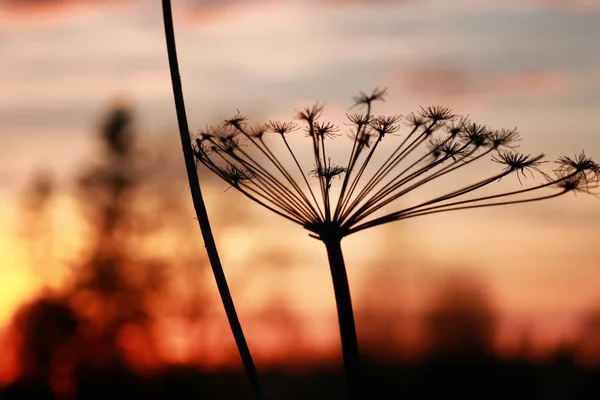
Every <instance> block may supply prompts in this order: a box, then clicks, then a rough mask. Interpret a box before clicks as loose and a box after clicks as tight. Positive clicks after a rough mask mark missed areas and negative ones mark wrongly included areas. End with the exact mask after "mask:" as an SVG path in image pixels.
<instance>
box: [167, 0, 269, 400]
mask: <svg viewBox="0 0 600 400" xmlns="http://www.w3.org/2000/svg"><path fill="white" fill-rule="evenodd" d="M162 7H163V21H164V27H165V38H166V42H167V52H168V57H169V69H170V72H171V84H172V86H173V96H174V99H175V108H176V111H177V123H178V125H179V134H180V138H181V145H182V147H183V157H184V160H185V166H186V171H187V176H188V181H189V185H190V191H191V195H192V201H193V204H194V209H195V211H196V217H197V219H198V224H199V225H200V231H201V232H202V237H203V239H204V245H205V247H206V251H207V253H208V259H209V261H210V265H211V267H212V270H213V274H214V276H215V281H216V283H217V287H218V290H219V295H220V297H221V300H222V302H223V306H224V308H225V313H226V314H227V319H228V321H229V326H230V327H231V331H232V333H233V336H234V339H235V343H236V345H237V348H238V351H239V353H240V357H241V358H242V362H243V364H244V369H245V371H246V375H247V376H248V378H249V379H250V383H251V385H252V390H253V392H254V395H255V397H256V399H258V400H263V399H264V398H265V396H264V394H263V390H262V386H261V382H260V379H259V377H258V373H257V371H256V367H255V366H254V361H253V360H252V355H251V354H250V349H249V348H248V344H247V342H246V338H245V336H244V332H243V330H242V326H241V324H240V321H239V318H238V316H237V312H236V309H235V305H234V303H233V298H232V296H231V292H230V291H229V285H228V284H227V279H226V277H225V272H224V271H223V266H222V265H221V260H220V258H219V253H218V251H217V246H216V243H215V239H214V236H213V233H212V229H211V226H210V221H209V219H208V213H207V212H206V206H205V204H204V199H203V197H202V191H201V190H200V181H199V179H198V171H197V169H196V162H195V160H194V152H193V148H192V142H191V138H190V131H189V128H188V122H187V116H186V112H185V103H184V100H183V91H182V88H181V80H180V75H179V65H178V61H177V49H176V46H175V32H174V29H173V16H172V11H171V2H170V0H162ZM230 175H231V176H235V174H234V171H230ZM242 178H243V176H238V178H236V179H242Z"/></svg>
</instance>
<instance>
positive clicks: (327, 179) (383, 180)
mask: <svg viewBox="0 0 600 400" xmlns="http://www.w3.org/2000/svg"><path fill="white" fill-rule="evenodd" d="M385 95H386V91H385V90H380V89H375V90H374V91H373V92H372V93H371V94H370V95H367V94H365V93H360V94H359V95H358V96H355V97H354V101H355V104H354V106H356V107H357V108H359V109H360V110H361V112H358V113H354V114H348V115H347V118H348V120H349V126H350V129H351V133H350V137H351V139H352V144H351V150H350V152H349V156H348V158H347V161H346V163H345V164H338V163H335V162H334V161H332V160H331V157H330V152H328V144H329V142H331V141H332V140H340V137H341V138H342V139H344V137H343V135H341V134H340V133H339V130H340V129H339V128H338V127H337V126H335V125H333V124H332V123H329V122H323V121H321V120H320V118H321V116H322V114H323V106H322V105H320V104H315V105H313V106H312V107H308V108H305V109H303V110H301V111H299V112H297V114H296V122H280V121H268V122H267V123H266V124H263V125H259V126H254V127H250V126H248V123H247V120H246V118H244V117H243V116H242V115H241V114H239V113H238V114H236V115H235V116H234V117H232V118H231V119H228V120H226V121H225V122H224V123H223V124H222V125H221V126H219V127H213V128H208V129H206V130H203V131H201V132H199V134H198V136H197V137H196V140H195V143H196V145H195V149H194V152H195V155H196V159H197V161H198V162H199V163H201V164H203V165H204V166H206V167H207V168H208V169H210V170H211V171H213V172H214V173H215V174H217V175H219V176H220V177H221V178H223V179H224V180H225V181H227V182H228V183H229V184H230V185H231V186H232V187H234V188H235V189H237V190H239V191H240V192H241V193H243V194H244V195H245V196H246V197H248V198H250V199H252V200H254V201H255V202H257V203H258V204H260V205H262V206H263V207H265V208H267V209H269V210H271V211H273V212H275V213H277V214H279V215H280V216H282V217H284V218H286V219H288V220H290V221H292V222H295V223H297V224H299V225H301V226H303V227H304V228H305V229H307V230H309V231H310V232H311V233H312V234H311V236H313V237H316V238H319V239H325V238H326V237H329V236H330V235H335V236H336V237H338V238H342V237H344V236H347V235H349V234H351V233H355V232H358V231H361V230H363V229H366V228H370V227H374V226H378V225H382V224H385V223H388V222H392V221H398V220H403V219H407V218H412V217H416V216H420V215H427V214H432V213H439V212H444V211H451V210H462V209H468V208H478V207H490V206H495V205H507V204H517V203H525V202H532V201H536V200H542V199H548V198H553V197H558V196H561V195H563V194H565V193H567V192H587V193H590V191H591V190H592V189H593V188H595V187H597V186H598V181H599V176H600V167H599V166H598V164H596V163H595V162H594V161H593V160H592V159H591V158H589V157H587V156H586V155H585V153H581V154H580V155H576V156H575V157H573V158H570V157H561V158H559V159H558V160H557V161H556V162H555V165H556V168H555V169H554V170H553V171H552V170H551V171H550V172H544V170H543V167H544V166H546V165H548V164H550V163H549V162H548V161H546V160H545V159H544V155H543V154H536V155H529V154H521V153H518V152H517V151H516V150H515V149H516V147H517V146H516V142H518V141H519V140H520V138H519V134H518V132H517V130H516V129H512V130H506V129H501V130H494V129H491V128H489V127H487V126H485V125H480V124H477V123H474V122H472V121H471V120H470V119H469V118H468V117H463V116H458V115H456V114H454V113H453V112H452V111H451V110H449V109H448V108H445V107H427V108H421V109H420V110H419V111H418V112H416V113H410V114H408V115H406V116H404V117H403V116H400V115H391V116H380V115H374V114H373V104H374V102H376V101H381V100H383V99H384V98H385ZM301 128H302V129H303V130H304V133H305V137H306V138H305V140H306V141H307V144H308V145H309V147H310V153H312V157H310V162H307V160H301V158H302V157H300V156H299V154H300V152H297V151H295V150H294V149H293V146H292V145H293V143H292V142H296V140H294V141H292V140H291V138H290V137H291V136H292V135H302V134H301V133H299V132H297V131H299V130H300V129H301ZM277 141H278V142H279V143H276V142H277ZM389 142H392V143H389ZM388 143H389V145H388ZM349 147H350V146H349ZM384 149H387V152H385V150H384ZM379 153H384V155H383V156H382V157H379ZM376 160H377V161H376ZM486 160H487V161H488V162H489V161H492V163H491V165H494V164H499V167H500V168H499V170H498V172H496V173H492V174H491V175H489V176H487V177H486V178H484V179H478V180H475V181H473V182H468V183H466V184H464V183H463V184H460V183H459V181H460V179H457V178H459V175H457V171H459V170H462V169H464V168H469V167H471V168H478V167H477V166H478V165H479V166H481V163H482V162H485V161H486ZM484 170H485V168H484ZM509 175H515V176H516V178H517V180H518V182H519V183H521V184H522V183H523V181H524V180H525V179H528V181H529V182H531V180H529V178H535V176H536V175H540V176H541V177H542V178H544V179H543V180H542V181H541V182H540V183H537V184H534V185H533V186H529V187H526V188H524V187H521V188H520V189H518V190H512V191H507V190H504V191H502V190H497V191H496V192H495V193H491V194H490V191H489V189H491V188H493V187H494V185H497V183H498V181H500V180H502V179H503V178H505V177H507V176H509ZM450 183H451V184H452V185H453V186H454V188H452V189H449V190H447V192H446V193H444V194H442V195H439V196H433V197H432V198H431V199H429V200H427V201H421V202H417V204H414V205H405V204H406V203H407V201H406V200H405V199H406V196H407V195H408V194H409V193H411V192H412V191H414V190H417V189H419V188H422V187H429V186H432V185H436V184H439V185H440V187H444V188H445V187H447V186H449V184H450ZM496 187H500V188H502V185H497V186H496ZM479 193H481V195H479V196H478V195H477V194H479ZM484 193H485V195H484ZM401 198H404V199H403V201H402V204H403V205H402V206H401V207H398V206H397V205H396V204H397V203H396V200H398V199H401ZM398 203H399V202H398ZM395 205H396V208H394V206H395Z"/></svg>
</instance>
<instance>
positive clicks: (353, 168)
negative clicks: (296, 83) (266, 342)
mask: <svg viewBox="0 0 600 400" xmlns="http://www.w3.org/2000/svg"><path fill="white" fill-rule="evenodd" d="M385 95H386V91H385V90H380V89H376V90H374V91H373V92H372V93H371V94H365V93H360V94H359V95H358V96H356V97H354V102H355V104H354V105H355V106H357V107H360V109H362V111H363V112H359V113H354V114H348V115H347V117H348V120H349V125H350V129H351V137H352V141H351V142H352V147H351V150H350V154H349V156H348V159H347V162H346V164H344V165H341V164H337V163H335V162H334V161H332V159H331V153H332V152H331V151H330V149H329V148H328V146H327V144H328V143H329V142H331V141H332V140H336V138H339V137H341V136H342V135H341V133H340V129H339V128H338V127H337V126H335V125H333V124H331V123H329V122H322V121H321V120H320V117H321V115H322V113H323V106H322V105H320V104H315V105H314V106H312V107H308V108H305V109H303V110H301V111H299V112H298V113H297V115H296V120H297V121H298V123H296V122H279V121H269V122H267V123H266V124H263V125H258V126H253V127H252V126H249V125H248V123H247V120H246V118H245V117H244V116H242V115H241V114H240V113H239V112H238V113H237V114H236V115H235V116H234V117H232V118H231V119H228V120H226V121H225V122H224V123H223V124H222V125H221V126H218V127H210V128H207V129H204V130H202V131H200V132H199V133H198V135H197V137H196V138H195V146H194V153H195V156H196V159H197V160H198V162H199V163H201V164H203V165H204V166H205V167H206V168H208V169H209V170H211V171H212V172H214V173H215V174H217V175H218V176H220V177H221V178H222V179H224V180H225V181H227V182H228V183H229V184H230V185H231V186H232V187H234V188H235V189H237V190H238V191H240V192H241V193H242V194H244V195H245V196H246V197H248V198H250V199H251V200H253V201H255V202H256V203H258V204H260V205H261V206H263V207H265V208H267V209H269V210H271V211H273V212H274V213H276V214H278V215H280V216H282V217H283V218H286V219H287V220H289V221H292V222H294V223H296V224H298V225H300V226H302V227H303V228H305V229H307V230H308V231H309V232H310V235H311V236H312V237H314V238H316V239H319V240H321V241H322V242H323V243H324V244H325V246H326V249H327V253H328V257H329V263H330V268H331V273H332V278H333V284H334V290H335V296H336V305H337V310H338V320H339V325H340V332H341V340H342V350H343V356H344V365H345V371H346V379H347V390H348V393H347V394H348V396H349V398H358V397H360V377H359V364H360V363H359V356H358V346H357V340H356V333H355V326H354V318H353V312H352V303H351V299H350V290H349V287H348V281H347V276H346V269H345V265H344V258H343V254H342V250H341V245H340V242H341V239H342V238H344V237H345V236H348V235H350V234H353V233H356V232H359V231H362V230H364V229H367V228H371V227H375V226H378V225H382V224H385V223H389V222H393V221H399V220H404V219H408V218H413V217H417V216H422V215H427V214H433V213H440V212H445V211H454V210H464V209H469V208H478V207H490V206H497V205H507V204H518V203H525V202H532V201H538V200H543V199H550V198H554V197H558V196H561V195H563V194H566V193H568V192H577V191H579V192H590V189H592V188H594V187H596V186H597V184H598V180H599V175H600V167H599V166H598V164H596V163H595V162H594V161H592V160H591V159H590V158H589V157H587V156H586V155H585V154H584V153H581V154H580V155H577V156H575V157H574V158H570V157H561V158H560V159H559V160H558V161H557V162H556V163H557V165H558V167H557V168H556V169H555V170H554V171H553V173H552V174H550V173H547V172H544V170H543V166H545V164H547V161H545V160H544V155H543V154H539V155H528V154H520V153H518V152H516V151H515V148H516V147H517V146H516V143H517V142H518V141H519V140H520V138H519V134H518V132H517V131H516V130H506V129H502V130H493V129H490V128H488V127H487V126H484V125H480V124H477V123H474V122H472V121H470V120H469V118H467V117H461V116H458V115H455V114H454V113H453V112H452V111H451V110H449V109H447V108H444V107H427V108H421V109H420V110H419V111H418V112H417V113H411V114H408V115H405V116H404V117H402V116H400V115H392V116H377V115H374V114H373V103H374V102H375V101H380V100H383V99H384V97H385ZM301 128H303V130H304V134H305V136H306V143H307V145H308V146H309V147H310V149H309V150H308V152H309V153H311V157H310V158H311V159H310V163H306V162H303V161H304V160H302V158H303V157H301V156H300V154H301V153H302V154H303V155H304V153H305V152H299V151H295V150H294V146H293V145H294V143H296V142H297V139H296V138H295V137H293V136H294V135H301V133H299V132H297V131H299V130H300V129H301ZM403 128H404V129H403ZM389 142H393V143H392V146H391V147H390V146H389V145H388V143H389ZM380 149H381V150H380ZM378 150H380V151H379V152H385V155H384V156H383V158H380V157H376V155H377V156H379V152H378ZM485 160H488V161H490V160H491V161H492V165H493V163H497V164H499V165H500V171H499V172H496V173H492V174H491V175H489V176H487V177H485V178H484V179H479V180H476V181H474V182H471V183H468V184H466V185H464V186H463V185H460V184H459V182H460V177H458V178H457V175H456V173H457V171H459V170H463V169H465V168H468V167H473V166H475V165H478V164H480V163H481V162H483V161H485ZM484 170H485V169H484ZM509 175H516V178H517V181H518V182H519V183H521V184H522V183H523V182H524V181H525V180H526V179H527V180H528V182H531V179H530V178H532V177H535V175H541V176H542V177H543V178H544V181H543V183H538V184H535V185H533V186H529V187H526V188H520V189H518V190H510V191H509V190H504V191H501V190H499V191H498V190H497V191H496V192H494V193H491V194H490V192H489V189H490V187H493V186H494V184H497V183H498V181H501V180H502V179H503V178H505V177H507V176H509ZM436 183H440V184H439V185H438V186H439V187H444V188H445V187H447V186H448V185H449V184H453V185H455V186H456V187H455V188H452V189H449V190H448V191H447V192H445V193H443V194H441V195H438V196H433V197H432V198H430V199H429V200H427V201H420V202H417V204H414V205H406V204H407V203H408V200H409V199H412V196H409V195H410V194H412V192H413V191H415V190H417V189H420V188H422V187H426V186H427V187H431V186H432V185H433V186H435V187H438V186H436ZM498 186H499V187H501V188H502V187H504V185H497V187H498ZM479 193H481V194H480V195H479V196H477V194H479ZM399 199H402V200H403V201H402V205H401V206H397V205H396V204H397V203H399V202H396V200H399ZM394 206H395V207H394Z"/></svg>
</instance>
